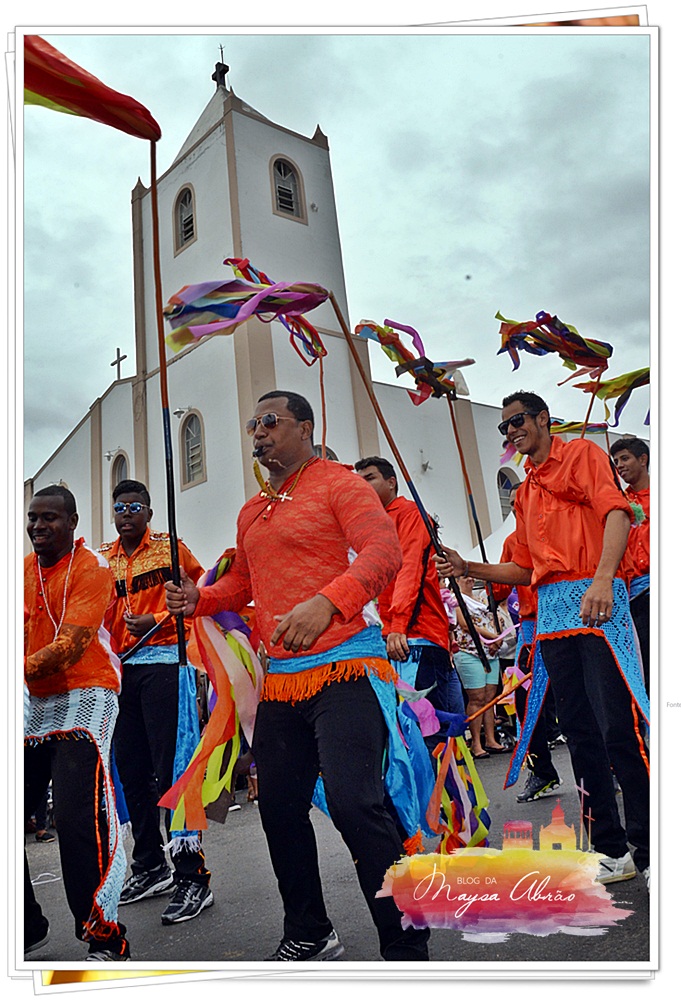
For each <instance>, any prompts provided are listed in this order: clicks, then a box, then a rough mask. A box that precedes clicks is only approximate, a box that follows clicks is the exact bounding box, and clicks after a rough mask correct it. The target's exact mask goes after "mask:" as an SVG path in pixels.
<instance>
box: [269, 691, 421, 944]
mask: <svg viewBox="0 0 681 1000" xmlns="http://www.w3.org/2000/svg"><path fill="white" fill-rule="evenodd" d="M386 741H387V730H386V726H385V721H384V719H383V713H382V712H381V708H380V706H379V703H378V700H377V699H376V696H375V695H374V692H373V690H372V688H371V685H370V683H369V680H368V679H367V678H366V677H362V678H359V679H357V680H348V681H338V682H337V681H334V682H332V683H331V684H329V685H327V686H326V687H325V688H323V689H322V690H321V691H320V692H319V693H318V694H316V695H314V696H313V697H311V698H308V699H306V700H305V701H301V702H297V703H296V704H295V705H291V704H289V703H287V702H275V701H263V702H261V703H260V705H259V706H258V714H257V717H256V723H255V733H254V737H253V753H254V756H255V759H256V760H257V762H258V781H259V788H258V803H259V806H260V816H261V819H262V824H263V828H264V830H265V835H266V837H267V843H268V846H269V852H270V857H271V859H272V865H273V867H274V872H275V875H276V877H277V880H278V883H279V891H280V893H281V896H282V900H283V903H284V936H285V937H287V938H291V939H293V940H298V941H319V940H321V939H322V938H323V937H325V936H326V935H327V934H329V933H330V931H331V930H332V924H331V921H330V920H329V918H328V916H327V912H326V907H325V905H324V898H323V895H322V885H321V880H320V876H319V863H318V857H317V844H316V840H315V835H314V828H313V826H312V823H311V820H310V807H311V805H310V804H311V801H312V793H313V791H314V786H315V782H316V780H317V776H318V775H319V773H320V771H321V774H322V776H323V778H324V787H325V791H326V797H327V803H328V807H329V812H330V815H331V819H332V820H333V823H334V825H335V826H336V828H337V830H338V831H339V833H340V834H341V836H342V838H343V840H344V841H345V843H346V845H347V846H348V848H349V850H350V853H351V855H352V858H353V861H354V862H355V866H356V871H357V877H358V879H359V883H360V886H361V889H362V892H363V894H364V898H365V899H366V902H367V905H368V907H369V910H370V911H371V916H372V918H373V921H374V924H375V925H376V929H377V930H378V937H379V945H380V951H381V955H382V956H383V958H385V959H386V960H387V961H424V960H427V958H428V950H427V941H428V938H429V934H430V932H429V931H428V930H427V929H423V930H414V929H413V928H410V929H409V930H406V931H405V930H403V929H402V925H401V915H400V911H399V910H398V908H397V906H396V905H395V902H394V901H393V899H392V898H382V899H376V898H375V897H376V892H377V891H378V890H379V889H380V888H381V886H382V884H383V878H384V875H385V873H386V871H387V870H388V868H390V866H391V865H392V864H394V863H395V862H396V861H397V860H398V858H399V857H400V856H401V854H402V853H403V852H402V844H401V842H400V837H399V834H398V833H397V829H396V827H395V824H394V822H393V820H392V819H391V817H390V815H389V814H388V812H387V810H386V808H385V805H384V801H383V796H384V789H383V754H384V750H385V746H386Z"/></svg>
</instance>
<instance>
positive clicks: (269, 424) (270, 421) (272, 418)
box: [246, 413, 296, 437]
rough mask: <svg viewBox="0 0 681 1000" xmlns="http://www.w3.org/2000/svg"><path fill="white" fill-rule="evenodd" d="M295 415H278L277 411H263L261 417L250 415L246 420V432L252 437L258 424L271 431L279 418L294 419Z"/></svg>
mask: <svg viewBox="0 0 681 1000" xmlns="http://www.w3.org/2000/svg"><path fill="white" fill-rule="evenodd" d="M295 419H296V418H295V417H280V416H279V414H278V413H263V415H262V416H261V417H251V419H250V420H247V421H246V433H247V434H248V436H249V437H253V435H254V434H255V430H256V427H257V426H258V424H262V425H263V427H264V428H265V430H266V431H271V430H272V428H273V427H276V426H277V424H278V423H279V421H280V420H295Z"/></svg>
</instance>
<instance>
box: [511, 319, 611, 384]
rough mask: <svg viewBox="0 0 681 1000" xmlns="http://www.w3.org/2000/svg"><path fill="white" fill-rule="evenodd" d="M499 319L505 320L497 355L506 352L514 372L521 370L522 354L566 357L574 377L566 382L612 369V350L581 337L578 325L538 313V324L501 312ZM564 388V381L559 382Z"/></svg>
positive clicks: (564, 361) (609, 347)
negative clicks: (510, 317) (571, 324)
mask: <svg viewBox="0 0 681 1000" xmlns="http://www.w3.org/2000/svg"><path fill="white" fill-rule="evenodd" d="M495 319H498V320H501V328H500V330H499V333H500V335H501V347H500V348H499V350H498V351H497V354H503V353H504V352H506V353H507V354H509V355H510V357H511V359H512V361H513V371H516V370H517V369H518V368H519V367H520V354H519V351H526V352H527V353H528V354H535V355H537V356H539V357H541V356H543V355H545V354H557V355H558V357H559V358H562V361H563V364H564V365H565V367H566V368H570V369H571V370H572V372H573V374H572V375H570V376H568V378H567V379H565V380H564V381H565V382H569V381H570V379H573V378H576V377H577V376H578V375H587V374H588V375H591V376H592V377H596V376H597V375H598V374H600V373H602V372H604V371H605V369H606V368H607V367H608V360H609V359H610V357H612V350H613V349H612V347H611V345H610V344H606V343H605V342H604V341H600V340H588V339H587V338H585V337H582V336H580V334H579V332H578V331H577V329H576V328H575V327H574V326H569V325H568V324H567V323H563V322H562V321H561V320H559V319H558V317H557V316H551V315H550V314H549V313H546V312H538V313H537V315H536V318H535V320H534V321H530V322H527V323H516V322H515V320H511V319H506V318H505V317H504V316H502V315H501V313H499V312H498V313H497V314H496V316H495ZM558 384H559V385H563V384H564V383H563V382H559V383H558Z"/></svg>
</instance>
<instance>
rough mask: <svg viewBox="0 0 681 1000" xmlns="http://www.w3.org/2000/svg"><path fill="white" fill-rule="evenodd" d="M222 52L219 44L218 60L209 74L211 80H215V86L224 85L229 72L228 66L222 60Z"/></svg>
mask: <svg viewBox="0 0 681 1000" xmlns="http://www.w3.org/2000/svg"><path fill="white" fill-rule="evenodd" d="M223 58H224V52H223V49H222V45H221V46H220V62H217V63H215V72H214V73H213V74H212V76H211V80H215V86H216V87H224V85H225V78H226V76H227V74H228V73H229V66H227V65H226V63H224V62H223Z"/></svg>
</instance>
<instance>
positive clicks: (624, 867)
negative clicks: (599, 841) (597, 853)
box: [594, 851, 636, 885]
mask: <svg viewBox="0 0 681 1000" xmlns="http://www.w3.org/2000/svg"><path fill="white" fill-rule="evenodd" d="M629 878H636V865H635V864H634V861H633V858H632V856H631V854H630V853H629V851H627V853H626V854H624V855H623V856H622V857H621V858H601V860H600V861H599V862H598V875H596V878H595V879H594V881H595V882H600V883H601V885H607V884H608V882H626V880H627V879H629Z"/></svg>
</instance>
